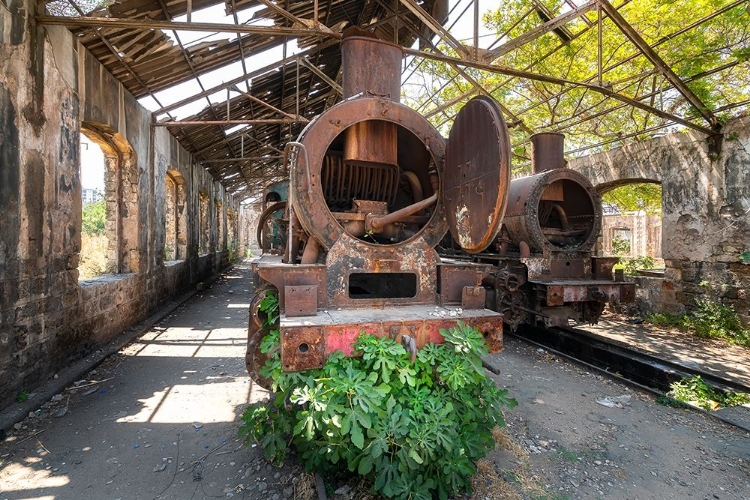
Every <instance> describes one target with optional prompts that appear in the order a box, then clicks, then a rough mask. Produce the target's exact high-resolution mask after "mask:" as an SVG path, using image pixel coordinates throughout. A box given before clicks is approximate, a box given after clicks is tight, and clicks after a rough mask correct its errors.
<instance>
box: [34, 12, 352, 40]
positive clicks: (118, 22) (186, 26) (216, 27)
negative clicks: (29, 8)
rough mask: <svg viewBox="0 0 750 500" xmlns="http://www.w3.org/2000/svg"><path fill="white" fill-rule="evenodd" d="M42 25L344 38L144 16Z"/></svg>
mask: <svg viewBox="0 0 750 500" xmlns="http://www.w3.org/2000/svg"><path fill="white" fill-rule="evenodd" d="M36 21H37V22H38V23H39V24H46V25H53V26H67V27H80V28H103V29H112V28H117V29H121V28H128V29H135V30H144V31H149V30H155V29H159V30H179V31H208V32H212V33H244V34H249V35H269V36H270V35H274V36H294V37H299V36H319V37H322V38H335V39H337V40H340V39H341V34H339V33H334V32H333V31H331V30H328V31H326V30H323V29H319V28H305V27H297V28H294V27H292V28H285V27H281V26H251V25H247V24H221V23H188V22H181V21H154V20H151V19H148V18H143V19H119V18H113V17H85V16H84V17H64V16H37V17H36Z"/></svg>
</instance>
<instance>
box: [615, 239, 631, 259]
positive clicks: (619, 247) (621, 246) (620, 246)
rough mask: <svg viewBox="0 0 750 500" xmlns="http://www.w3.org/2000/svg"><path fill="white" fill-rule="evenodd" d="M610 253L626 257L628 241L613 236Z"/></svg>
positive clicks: (628, 248)
mask: <svg viewBox="0 0 750 500" xmlns="http://www.w3.org/2000/svg"><path fill="white" fill-rule="evenodd" d="M612 253H614V254H615V255H627V254H629V253H630V240H626V239H623V238H620V237H619V236H615V237H614V238H612Z"/></svg>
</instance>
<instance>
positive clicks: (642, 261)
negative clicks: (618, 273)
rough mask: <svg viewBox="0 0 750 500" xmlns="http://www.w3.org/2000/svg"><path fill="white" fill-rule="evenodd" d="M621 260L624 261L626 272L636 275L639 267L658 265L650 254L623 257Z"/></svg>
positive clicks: (645, 267) (623, 265)
mask: <svg viewBox="0 0 750 500" xmlns="http://www.w3.org/2000/svg"><path fill="white" fill-rule="evenodd" d="M620 262H621V263H622V268H623V269H624V271H625V274H628V275H631V276H632V275H635V274H636V273H637V272H638V269H653V268H654V267H656V263H655V262H654V258H653V257H650V256H648V255H641V256H640V257H635V258H633V259H621V261H620Z"/></svg>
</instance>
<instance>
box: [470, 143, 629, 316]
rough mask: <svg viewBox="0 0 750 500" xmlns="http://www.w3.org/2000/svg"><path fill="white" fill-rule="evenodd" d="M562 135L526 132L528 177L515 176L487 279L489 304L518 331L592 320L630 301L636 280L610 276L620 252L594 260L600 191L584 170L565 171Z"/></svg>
mask: <svg viewBox="0 0 750 500" xmlns="http://www.w3.org/2000/svg"><path fill="white" fill-rule="evenodd" d="M563 141H564V136H563V135H562V134H557V133H542V134H535V135H533V136H532V137H531V152H532V154H531V158H532V161H531V163H532V174H531V175H529V176H527V177H522V178H518V179H513V180H512V181H511V183H510V189H509V192H508V206H507V209H506V212H505V217H504V219H503V227H502V231H501V232H500V234H499V236H498V238H497V240H496V242H495V245H494V251H492V252H489V253H485V254H482V255H481V256H479V257H478V258H477V260H479V261H482V262H494V263H496V265H497V271H496V273H495V275H494V277H493V278H491V279H489V280H487V281H486V284H487V286H488V288H490V289H491V290H492V291H493V293H492V295H494V297H491V298H490V299H489V301H490V303H491V307H492V308H493V309H494V310H496V311H499V312H501V313H502V314H503V316H504V317H505V322H506V324H507V325H509V326H510V327H511V329H513V330H515V329H516V328H517V326H518V325H519V324H522V323H524V324H526V323H528V324H536V323H542V324H544V325H546V326H553V325H554V326H562V325H567V324H569V321H570V320H572V321H574V322H576V323H590V324H594V323H596V322H597V321H598V319H599V317H600V315H601V314H602V311H603V309H604V307H605V305H606V304H607V303H608V302H632V301H633V300H634V299H635V288H634V286H635V285H634V284H633V283H627V282H625V281H623V279H622V277H621V276H620V277H619V279H618V280H615V278H614V276H613V266H614V264H615V263H616V262H617V260H618V258H617V257H596V256H594V255H593V250H594V247H595V245H596V242H597V239H598V238H599V235H600V233H601V225H602V205H601V198H600V196H599V194H598V193H597V192H596V190H595V189H594V187H593V185H592V184H591V182H590V181H589V180H588V179H587V178H586V177H584V176H583V175H582V174H580V173H578V172H576V171H574V170H570V169H568V168H566V162H565V158H564V156H563Z"/></svg>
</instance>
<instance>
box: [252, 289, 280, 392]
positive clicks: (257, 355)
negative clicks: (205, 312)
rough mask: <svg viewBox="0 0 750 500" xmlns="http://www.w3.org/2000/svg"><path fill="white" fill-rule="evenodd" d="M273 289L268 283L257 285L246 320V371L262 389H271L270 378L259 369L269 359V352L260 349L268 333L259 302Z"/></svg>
mask: <svg viewBox="0 0 750 500" xmlns="http://www.w3.org/2000/svg"><path fill="white" fill-rule="evenodd" d="M273 290H275V289H274V288H273V287H272V286H270V285H264V286H261V287H259V288H258V289H257V290H256V291H255V293H254V294H253V299H252V301H251V302H250V318H249V320H248V328H247V350H246V351H245V365H246V366H247V372H248V374H250V378H251V379H253V381H254V382H255V383H256V384H258V385H260V386H261V387H263V388H264V389H267V390H271V380H270V379H267V378H265V377H263V376H261V374H260V369H261V368H263V366H264V365H265V364H266V361H268V360H269V359H270V356H271V353H263V352H261V349H260V344H261V342H262V341H263V337H265V336H266V335H267V334H268V333H269V331H270V330H269V329H268V327H267V326H266V325H265V323H266V319H267V318H266V317H265V315H264V313H263V311H261V310H260V303H261V302H262V301H263V299H264V298H265V297H266V292H268V291H273Z"/></svg>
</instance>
